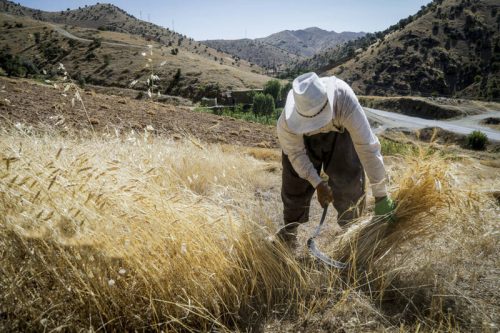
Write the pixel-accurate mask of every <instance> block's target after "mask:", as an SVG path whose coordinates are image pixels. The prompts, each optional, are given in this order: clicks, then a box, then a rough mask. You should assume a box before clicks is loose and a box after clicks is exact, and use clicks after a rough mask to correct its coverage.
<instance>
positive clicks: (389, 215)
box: [375, 196, 396, 223]
mask: <svg viewBox="0 0 500 333" xmlns="http://www.w3.org/2000/svg"><path fill="white" fill-rule="evenodd" d="M395 209H396V204H395V203H394V201H392V200H391V198H389V197H388V196H385V197H379V198H375V215H376V216H378V217H381V218H383V219H384V220H385V221H386V222H388V223H392V222H395V221H396V219H395V217H394V210H395Z"/></svg>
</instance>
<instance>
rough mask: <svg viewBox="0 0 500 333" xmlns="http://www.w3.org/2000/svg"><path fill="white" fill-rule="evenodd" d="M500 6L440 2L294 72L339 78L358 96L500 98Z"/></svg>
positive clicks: (474, 0)
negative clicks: (349, 85) (309, 72)
mask: <svg viewBox="0 0 500 333" xmlns="http://www.w3.org/2000/svg"><path fill="white" fill-rule="evenodd" d="M499 12H500V4H499V3H498V1H495V0H483V1H478V0H444V1H443V0H438V1H433V2H431V3H430V4H429V5H427V6H424V7H423V8H422V10H421V11H419V12H418V13H417V14H415V15H412V16H410V17H408V18H406V19H403V20H401V21H400V22H399V23H398V24H397V25H394V26H392V27H391V28H389V29H387V30H386V31H384V32H381V33H376V34H370V35H368V36H367V37H366V38H362V39H360V40H358V41H356V42H351V43H347V44H346V45H344V46H343V47H340V48H336V49H332V50H329V51H328V52H325V53H323V54H320V55H317V56H316V57H313V58H311V59H309V60H308V61H307V62H303V63H301V64H299V66H297V67H295V68H294V69H293V70H292V71H291V72H290V73H292V74H296V73H299V72H302V71H307V70H315V71H318V72H321V73H323V74H325V75H337V76H339V77H341V78H343V79H345V80H346V81H348V82H349V83H351V84H352V85H353V87H354V89H355V90H356V91H357V92H358V93H362V94H367V95H368V94H372V95H444V96H459V97H469V98H487V99H494V100H498V99H499V98H500V86H499V84H500V80H499V79H498V77H499V74H500V73H499V71H500V33H499V26H500V14H499Z"/></svg>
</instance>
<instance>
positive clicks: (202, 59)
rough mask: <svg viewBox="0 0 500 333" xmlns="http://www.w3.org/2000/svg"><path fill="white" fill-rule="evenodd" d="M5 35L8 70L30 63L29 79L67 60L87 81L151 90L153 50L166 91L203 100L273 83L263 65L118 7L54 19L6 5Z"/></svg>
mask: <svg viewBox="0 0 500 333" xmlns="http://www.w3.org/2000/svg"><path fill="white" fill-rule="evenodd" d="M52 22H55V23H56V24H54V23H52ZM62 24H64V25H62ZM0 32H1V36H0V46H1V49H2V52H1V53H2V57H1V59H0V66H1V67H3V68H4V70H5V69H6V62H7V63H9V62H14V63H15V64H19V63H21V64H23V63H24V64H28V65H29V66H28V68H27V69H26V68H25V69H24V74H26V73H29V74H32V73H31V72H30V68H31V69H34V72H37V73H41V72H42V70H45V71H46V72H49V73H51V72H54V71H55V68H56V67H58V63H59V62H62V63H63V64H64V65H65V66H66V68H67V69H68V71H69V73H70V74H71V75H72V76H73V77H74V78H75V79H77V80H79V81H80V82H87V83H93V84H99V85H106V86H118V87H126V86H128V85H129V84H130V82H132V81H133V80H139V82H138V85H137V86H136V87H137V88H138V89H140V90H144V88H145V85H146V84H145V82H146V78H147V76H148V75H150V74H151V66H150V64H147V66H148V67H146V58H148V57H149V52H148V56H146V57H143V56H141V54H142V53H143V52H145V51H146V49H147V45H152V46H153V47H152V51H153V56H152V60H153V61H152V65H153V68H154V74H156V75H158V76H159V78H160V81H158V82H156V84H157V85H158V87H157V88H158V90H159V91H160V92H161V93H165V94H174V95H181V96H184V97H188V98H193V99H198V98H201V97H202V96H207V97H211V96H215V95H217V93H218V92H220V91H223V90H228V89H242V88H258V87H262V86H263V84H264V83H265V82H266V81H267V80H269V78H268V77H266V76H264V75H262V74H261V73H262V72H263V70H262V68H260V67H259V66H257V65H254V64H250V63H248V62H247V61H245V60H240V59H238V58H237V57H235V56H232V55H228V54H226V53H223V52H219V51H217V50H214V49H211V48H209V47H208V46H206V45H202V44H200V43H198V42H195V41H194V40H192V39H190V38H187V37H186V36H183V35H180V34H178V33H175V32H172V31H170V30H168V29H165V28H162V27H159V26H156V25H154V24H151V23H148V22H144V21H141V20H138V19H136V18H134V17H133V16H131V15H128V14H127V13H125V12H124V11H123V10H121V9H120V8H118V7H115V6H113V5H107V4H99V5H95V6H89V7H86V8H80V9H76V10H67V11H63V12H57V13H51V12H44V11H39V10H35V9H30V8H26V7H23V6H20V5H17V4H14V3H12V2H10V1H6V0H0ZM7 58H8V59H7ZM6 59H7V60H6ZM9 59H11V60H9ZM12 59H14V60H12ZM159 64H163V65H162V66H159ZM16 66H17V65H16ZM7 67H9V66H7ZM21 72H23V71H21ZM18 74H19V73H18ZM21 74H23V73H21ZM21 76H23V75H21Z"/></svg>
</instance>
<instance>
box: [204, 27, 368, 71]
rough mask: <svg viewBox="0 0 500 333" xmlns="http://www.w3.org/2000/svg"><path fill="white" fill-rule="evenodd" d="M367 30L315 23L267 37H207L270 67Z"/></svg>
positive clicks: (214, 44) (213, 44)
mask: <svg viewBox="0 0 500 333" xmlns="http://www.w3.org/2000/svg"><path fill="white" fill-rule="evenodd" d="M364 35H365V33H363V32H348V31H346V32H340V33H338V32H335V31H326V30H323V29H320V28H316V27H312V28H307V29H303V30H285V31H280V32H278V33H275V34H272V35H270V36H267V37H264V38H257V39H253V40H252V39H237V40H207V41H203V42H202V43H203V44H206V45H208V46H210V47H212V48H215V49H218V50H221V51H223V52H227V53H230V54H234V55H237V56H238V57H240V58H241V59H246V60H248V61H251V62H254V63H256V64H258V65H260V66H263V67H265V68H269V69H280V68H281V67H282V66H284V65H286V66H290V64H291V63H296V62H299V61H300V60H302V59H303V58H304V57H309V56H312V55H313V54H316V53H318V52H320V51H323V50H325V49H328V48H332V47H335V46H337V45H339V44H342V43H344V42H347V41H350V40H353V39H356V38H359V37H362V36H364Z"/></svg>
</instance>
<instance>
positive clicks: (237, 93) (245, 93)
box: [220, 89, 262, 105]
mask: <svg viewBox="0 0 500 333" xmlns="http://www.w3.org/2000/svg"><path fill="white" fill-rule="evenodd" d="M261 92H262V89H247V90H233V91H226V92H223V93H222V94H221V96H220V103H221V104H222V105H237V104H243V105H249V104H252V103H253V96H254V95H255V94H257V93H261Z"/></svg>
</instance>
